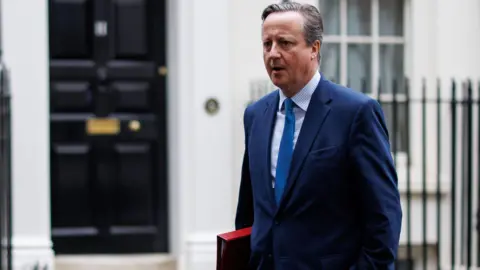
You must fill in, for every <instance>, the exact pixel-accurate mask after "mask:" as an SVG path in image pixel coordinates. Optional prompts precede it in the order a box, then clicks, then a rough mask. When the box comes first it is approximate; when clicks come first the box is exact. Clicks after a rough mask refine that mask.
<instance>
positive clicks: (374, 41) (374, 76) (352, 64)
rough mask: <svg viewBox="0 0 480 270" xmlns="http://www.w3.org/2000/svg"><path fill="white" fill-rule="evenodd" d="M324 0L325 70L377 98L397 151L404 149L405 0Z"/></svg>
mask: <svg viewBox="0 0 480 270" xmlns="http://www.w3.org/2000/svg"><path fill="white" fill-rule="evenodd" d="M319 1H320V12H321V13H322V15H323V19H324V25H325V27H324V28H325V33H324V40H323V44H322V48H321V53H322V59H321V66H320V70H321V71H322V73H323V74H324V75H325V76H326V77H327V78H328V79H330V80H332V81H335V82H337V83H340V84H342V85H348V86H350V87H352V88H353V89H355V90H359V91H363V92H365V93H367V94H369V95H372V96H373V97H375V98H378V99H379V100H380V101H381V102H380V103H381V104H382V107H383V110H384V113H385V116H386V118H387V123H388V129H389V132H390V139H391V141H392V151H395V152H405V151H406V144H407V139H408V136H407V132H408V129H407V119H408V117H407V110H406V104H405V102H404V101H405V98H406V97H405V75H404V72H405V71H404V66H405V64H404V43H405V40H404V1H403V0H319ZM394 94H395V95H394ZM394 101H395V102H394ZM395 115H396V117H395Z"/></svg>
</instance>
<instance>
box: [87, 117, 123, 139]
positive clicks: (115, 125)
mask: <svg viewBox="0 0 480 270" xmlns="http://www.w3.org/2000/svg"><path fill="white" fill-rule="evenodd" d="M86 128H87V134H88V135H116V134H118V133H120V120H118V119H116V118H89V119H88V120H87V124H86Z"/></svg>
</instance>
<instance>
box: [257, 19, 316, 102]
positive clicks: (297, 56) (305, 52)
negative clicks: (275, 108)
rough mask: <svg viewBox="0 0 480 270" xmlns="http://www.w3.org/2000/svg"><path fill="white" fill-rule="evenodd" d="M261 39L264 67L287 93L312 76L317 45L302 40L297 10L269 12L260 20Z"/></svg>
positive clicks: (300, 20)
mask: <svg viewBox="0 0 480 270" xmlns="http://www.w3.org/2000/svg"><path fill="white" fill-rule="evenodd" d="M262 42H263V60H264V64H265V68H266V69H267V72H268V74H269V76H270V79H271V80H272V82H273V84H275V85H276V86H277V87H280V88H281V89H282V90H283V91H284V92H287V93H288V92H294V91H298V90H299V89H296V88H299V87H302V86H303V85H304V84H305V83H306V82H308V80H309V79H311V78H310V77H311V76H312V75H313V74H312V70H313V69H315V68H316V66H317V63H318V62H317V54H318V52H319V46H320V44H319V41H317V42H316V43H315V44H314V45H312V46H308V45H307V43H306V42H305V36H304V33H303V17H302V15H301V14H300V13H298V12H292V11H289V12H278V13H272V14H270V15H269V16H268V17H267V18H266V19H265V21H264V23H263V27H262ZM292 94H293V93H292Z"/></svg>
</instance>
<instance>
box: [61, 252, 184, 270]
mask: <svg viewBox="0 0 480 270" xmlns="http://www.w3.org/2000/svg"><path fill="white" fill-rule="evenodd" d="M175 269H176V262H175V258H174V257H173V256H171V255H169V254H152V255H150V254H145V255H136V254H135V255H128V254H127V255H58V256H55V270H175Z"/></svg>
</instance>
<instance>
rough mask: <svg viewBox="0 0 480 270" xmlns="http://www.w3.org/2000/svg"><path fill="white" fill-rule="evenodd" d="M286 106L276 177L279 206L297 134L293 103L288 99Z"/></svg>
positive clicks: (276, 196) (276, 194) (276, 197)
mask: <svg viewBox="0 0 480 270" xmlns="http://www.w3.org/2000/svg"><path fill="white" fill-rule="evenodd" d="M284 105H285V127H284V128H283V135H282V140H281V141H280V149H279V151H278V160H277V169H276V175H275V199H276V201H277V204H278V203H279V202H280V199H281V198H282V195H283V191H284V190H285V186H286V184H287V177H288V172H289V169H290V163H291V161H292V155H293V136H294V133H295V115H294V114H293V102H292V100H291V99H289V98H287V99H286V100H285V102H284Z"/></svg>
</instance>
